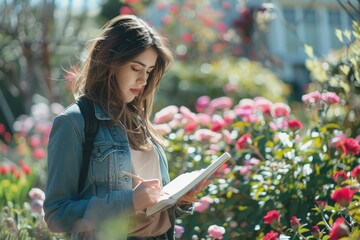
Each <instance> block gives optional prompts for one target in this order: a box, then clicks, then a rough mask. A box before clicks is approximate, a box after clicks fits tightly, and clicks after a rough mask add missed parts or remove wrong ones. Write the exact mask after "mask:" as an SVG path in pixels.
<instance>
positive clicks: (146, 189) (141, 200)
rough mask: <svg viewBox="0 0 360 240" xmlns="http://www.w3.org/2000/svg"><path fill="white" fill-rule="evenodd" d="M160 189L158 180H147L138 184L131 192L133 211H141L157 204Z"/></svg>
mask: <svg viewBox="0 0 360 240" xmlns="http://www.w3.org/2000/svg"><path fill="white" fill-rule="evenodd" d="M160 192H161V187H160V181H159V179H149V180H144V181H142V182H140V183H139V184H138V185H137V186H136V187H135V188H134V189H133V192H132V198H133V205H134V209H135V211H142V210H144V209H146V208H147V207H149V206H151V205H153V204H155V203H157V201H158V198H159V197H160Z"/></svg>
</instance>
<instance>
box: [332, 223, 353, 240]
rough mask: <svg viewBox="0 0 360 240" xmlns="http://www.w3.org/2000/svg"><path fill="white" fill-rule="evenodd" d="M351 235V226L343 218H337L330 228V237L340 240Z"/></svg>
mask: <svg viewBox="0 0 360 240" xmlns="http://www.w3.org/2000/svg"><path fill="white" fill-rule="evenodd" d="M349 235H350V232H349V227H348V226H347V225H346V223H345V220H344V219H343V218H338V219H336V221H335V223H334V224H333V225H332V227H331V229H330V239H331V240H338V239H340V238H342V237H347V236H349Z"/></svg>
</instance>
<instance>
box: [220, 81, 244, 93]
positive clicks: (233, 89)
mask: <svg viewBox="0 0 360 240" xmlns="http://www.w3.org/2000/svg"><path fill="white" fill-rule="evenodd" d="M223 89H224V92H225V93H237V92H239V91H240V89H239V86H238V85H237V84H233V83H227V84H225V85H224V87H223Z"/></svg>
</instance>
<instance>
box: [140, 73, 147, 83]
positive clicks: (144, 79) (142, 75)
mask: <svg viewBox="0 0 360 240" xmlns="http://www.w3.org/2000/svg"><path fill="white" fill-rule="evenodd" d="M147 78H148V75H147V73H146V72H144V73H143V74H141V75H140V76H139V78H138V82H139V83H141V84H142V85H144V86H145V85H146V84H147Z"/></svg>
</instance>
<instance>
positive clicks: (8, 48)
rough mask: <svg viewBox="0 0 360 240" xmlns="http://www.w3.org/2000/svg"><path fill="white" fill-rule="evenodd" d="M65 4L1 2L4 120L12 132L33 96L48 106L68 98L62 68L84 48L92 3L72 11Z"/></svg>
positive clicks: (0, 91) (0, 108)
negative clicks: (43, 99)
mask: <svg viewBox="0 0 360 240" xmlns="http://www.w3.org/2000/svg"><path fill="white" fill-rule="evenodd" d="M61 2H62V5H60V3H59V1H55V0H44V1H30V0H10V1H2V3H0V11H1V13H2V14H1V15H0V40H1V41H0V52H1V54H0V102H1V104H0V122H5V123H6V125H7V127H8V128H10V130H11V124H12V122H13V120H14V119H15V118H16V117H17V116H18V115H20V114H22V113H29V112H30V108H31V106H32V103H33V96H34V95H35V94H39V95H40V96H43V97H44V98H46V99H48V101H49V102H50V103H51V102H54V101H59V100H60V99H61V97H62V95H61V94H64V91H59V87H64V86H65V84H61V83H63V81H58V80H59V79H63V77H62V76H61V73H62V71H61V67H64V65H69V61H71V60H69V59H68V57H69V56H70V55H71V54H70V53H71V52H73V51H74V50H75V49H77V48H79V47H82V43H81V39H80V38H79V37H80V33H81V32H82V31H83V30H82V29H83V26H84V24H85V20H86V19H88V18H87V17H88V3H87V1H84V2H83V5H82V6H81V7H80V8H79V9H74V4H73V1H72V0H69V1H67V3H64V1H61ZM75 10H76V12H75ZM65 57H66V58H67V60H66V58H65ZM65 67H67V66H65ZM59 83H60V84H59Z"/></svg>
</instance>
